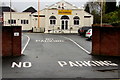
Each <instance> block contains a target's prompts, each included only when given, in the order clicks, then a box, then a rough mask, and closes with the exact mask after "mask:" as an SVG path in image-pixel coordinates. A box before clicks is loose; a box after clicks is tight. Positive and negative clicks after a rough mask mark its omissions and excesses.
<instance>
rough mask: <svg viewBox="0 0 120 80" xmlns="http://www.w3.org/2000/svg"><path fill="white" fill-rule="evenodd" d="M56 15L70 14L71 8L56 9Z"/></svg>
mask: <svg viewBox="0 0 120 80" xmlns="http://www.w3.org/2000/svg"><path fill="white" fill-rule="evenodd" d="M58 15H72V10H58Z"/></svg>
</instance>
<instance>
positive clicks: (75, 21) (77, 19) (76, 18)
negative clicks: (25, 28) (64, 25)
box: [73, 16, 80, 25]
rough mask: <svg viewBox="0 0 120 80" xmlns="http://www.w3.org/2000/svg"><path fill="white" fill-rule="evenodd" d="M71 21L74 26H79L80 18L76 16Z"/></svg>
mask: <svg viewBox="0 0 120 80" xmlns="http://www.w3.org/2000/svg"><path fill="white" fill-rule="evenodd" d="M73 19H74V25H79V20H80V18H79V17H78V16H75V17H74V18H73Z"/></svg>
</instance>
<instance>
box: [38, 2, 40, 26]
mask: <svg viewBox="0 0 120 80" xmlns="http://www.w3.org/2000/svg"><path fill="white" fill-rule="evenodd" d="M38 28H40V0H38Z"/></svg>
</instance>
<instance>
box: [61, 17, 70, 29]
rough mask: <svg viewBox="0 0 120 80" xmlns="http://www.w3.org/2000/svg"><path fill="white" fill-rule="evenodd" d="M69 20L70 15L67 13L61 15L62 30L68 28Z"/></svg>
mask: <svg viewBox="0 0 120 80" xmlns="http://www.w3.org/2000/svg"><path fill="white" fill-rule="evenodd" d="M68 21H69V17H68V16H67V15H64V16H62V17H61V29H62V30H67V29H68Z"/></svg>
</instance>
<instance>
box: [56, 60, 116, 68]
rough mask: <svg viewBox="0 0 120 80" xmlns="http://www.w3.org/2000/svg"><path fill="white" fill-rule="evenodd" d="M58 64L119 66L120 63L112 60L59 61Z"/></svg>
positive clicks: (63, 65) (62, 65)
mask: <svg viewBox="0 0 120 80" xmlns="http://www.w3.org/2000/svg"><path fill="white" fill-rule="evenodd" d="M58 64H59V65H60V67H65V66H70V67H105V66H106V67H108V66H111V67H118V64H116V63H112V62H111V61H58ZM113 64H114V65H113Z"/></svg>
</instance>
